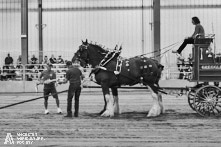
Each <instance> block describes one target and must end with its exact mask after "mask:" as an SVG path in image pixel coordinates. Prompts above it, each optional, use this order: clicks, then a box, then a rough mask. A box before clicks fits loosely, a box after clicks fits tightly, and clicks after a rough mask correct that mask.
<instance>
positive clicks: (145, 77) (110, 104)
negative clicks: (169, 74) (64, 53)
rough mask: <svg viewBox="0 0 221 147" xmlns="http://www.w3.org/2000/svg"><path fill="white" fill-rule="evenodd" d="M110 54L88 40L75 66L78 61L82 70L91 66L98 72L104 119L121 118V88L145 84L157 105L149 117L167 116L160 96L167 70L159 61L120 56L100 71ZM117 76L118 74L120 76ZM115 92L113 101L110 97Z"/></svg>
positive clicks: (80, 50)
mask: <svg viewBox="0 0 221 147" xmlns="http://www.w3.org/2000/svg"><path fill="white" fill-rule="evenodd" d="M108 52H109V51H108V50H106V49H103V48H102V47H100V46H99V45H96V44H92V43H88V42H87V40H86V41H85V42H84V41H82V44H81V45H80V46H79V49H78V50H77V52H76V53H75V54H74V57H73V58H72V62H74V61H75V60H76V59H78V60H79V61H80V63H81V65H82V66H86V65H87V64H90V65H91V66H92V67H93V68H96V69H97V70H95V72H94V74H95V79H96V83H97V84H99V85H101V87H102V91H103V96H104V102H105V105H104V109H103V110H102V111H101V112H100V114H101V116H106V117H108V116H110V117H112V116H114V114H119V113H120V109H119V98H118V90H117V88H118V87H119V86H121V85H130V86H132V85H135V84H138V83H142V84H143V85H145V86H147V87H148V88H149V89H150V91H151V95H152V97H153V105H152V107H151V109H150V110H149V112H148V114H147V117H152V116H158V115H160V114H161V113H163V111H164V110H163V104H162V96H161V92H159V89H160V87H159V84H158V83H159V79H160V76H161V72H162V70H163V66H162V65H161V64H159V63H158V62H157V61H156V60H154V59H150V58H146V57H144V56H136V57H133V58H128V59H123V58H122V57H120V56H116V57H114V58H113V59H111V60H110V61H109V62H108V63H107V64H105V65H104V66H103V67H98V65H100V63H101V61H102V60H103V59H104V58H105V55H107V53H108ZM116 73H117V74H116ZM109 88H111V91H112V95H113V97H111V96H110V91H109Z"/></svg>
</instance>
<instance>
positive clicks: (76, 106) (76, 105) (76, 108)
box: [74, 101, 79, 117]
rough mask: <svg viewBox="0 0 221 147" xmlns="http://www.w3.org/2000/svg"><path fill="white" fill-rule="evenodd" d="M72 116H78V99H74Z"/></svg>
mask: <svg viewBox="0 0 221 147" xmlns="http://www.w3.org/2000/svg"><path fill="white" fill-rule="evenodd" d="M74 105H75V106H74V109H75V111H74V117H78V110H79V101H76V102H75V104H74Z"/></svg>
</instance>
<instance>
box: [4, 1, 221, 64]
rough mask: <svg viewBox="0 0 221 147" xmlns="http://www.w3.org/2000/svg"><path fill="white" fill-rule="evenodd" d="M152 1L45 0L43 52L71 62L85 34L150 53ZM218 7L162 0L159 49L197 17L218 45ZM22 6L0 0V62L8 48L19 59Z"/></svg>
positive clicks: (33, 18)
mask: <svg viewBox="0 0 221 147" xmlns="http://www.w3.org/2000/svg"><path fill="white" fill-rule="evenodd" d="M28 2H29V55H30V56H31V55H32V54H35V55H38V26H37V25H36V24H38V13H37V7H38V1H37V0H28ZM142 5H143V6H142ZM152 5H153V0H43V24H45V25H44V29H43V49H44V55H48V56H50V55H51V54H54V55H55V56H56V57H57V56H58V55H62V56H63V58H65V59H68V60H69V59H71V57H72V56H73V53H74V52H75V51H76V50H77V49H78V46H79V45H80V44H81V39H84V40H85V39H86V38H87V39H88V40H89V41H93V42H97V43H98V44H102V45H105V46H106V47H108V48H114V46H115V45H116V44H119V45H120V44H123V53H122V55H123V56H125V57H131V56H134V55H138V54H142V53H148V52H151V51H152V50H153V49H152V32H151V26H152V25H151V24H152V10H151V9H152ZM220 6H221V1H220V0H185V1H184V0H161V48H164V47H166V46H168V45H170V44H173V43H175V42H177V41H181V40H183V39H184V37H186V36H189V35H191V34H192V33H193V30H194V26H193V25H192V24H191V17H193V16H198V17H199V18H200V20H201V22H202V25H203V26H204V27H205V31H206V33H215V34H216V47H217V50H218V49H220V48H221V44H220V42H219V40H220V39H221V34H220V32H221V30H220V20H219V17H220V14H221V13H220V11H221V9H220ZM20 7H21V4H20V0H0V29H1V31H0V33H1V34H0V58H1V61H0V64H1V65H2V64H3V61H4V58H5V56H6V55H7V53H8V52H10V53H11V55H12V56H13V58H14V59H15V60H16V59H17V57H18V55H19V54H20V53H21V37H20V35H21V12H20ZM142 43H144V44H142ZM142 47H144V48H143V49H142ZM177 47H178V46H176V47H174V49H175V48H177ZM190 48H191V46H188V47H187V49H186V50H185V53H184V55H185V56H187V55H188V53H189V52H190ZM168 59H169V60H168ZM175 60H176V56H175V55H172V54H171V53H170V52H168V53H167V55H166V56H163V58H162V62H163V64H166V65H169V64H173V63H175V62H176V61H175Z"/></svg>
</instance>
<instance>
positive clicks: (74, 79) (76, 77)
mask: <svg viewBox="0 0 221 147" xmlns="http://www.w3.org/2000/svg"><path fill="white" fill-rule="evenodd" d="M78 62H79V61H78V60H76V61H75V65H72V62H71V61H68V62H67V63H66V65H67V67H68V70H67V72H66V82H67V81H69V83H70V85H69V89H68V98H67V115H66V116H65V117H72V98H73V96H75V103H74V109H75V112H74V117H78V112H79V97H80V94H81V80H83V78H84V75H83V74H82V72H81V70H80V69H79V64H78Z"/></svg>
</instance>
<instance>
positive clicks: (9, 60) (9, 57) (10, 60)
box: [5, 53, 13, 65]
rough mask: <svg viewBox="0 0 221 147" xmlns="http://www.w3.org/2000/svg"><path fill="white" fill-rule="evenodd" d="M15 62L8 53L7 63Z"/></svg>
mask: <svg viewBox="0 0 221 147" xmlns="http://www.w3.org/2000/svg"><path fill="white" fill-rule="evenodd" d="M10 64H13V58H12V57H11V56H10V54H9V53H8V56H7V57H6V58H5V65H10Z"/></svg>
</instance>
